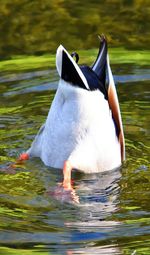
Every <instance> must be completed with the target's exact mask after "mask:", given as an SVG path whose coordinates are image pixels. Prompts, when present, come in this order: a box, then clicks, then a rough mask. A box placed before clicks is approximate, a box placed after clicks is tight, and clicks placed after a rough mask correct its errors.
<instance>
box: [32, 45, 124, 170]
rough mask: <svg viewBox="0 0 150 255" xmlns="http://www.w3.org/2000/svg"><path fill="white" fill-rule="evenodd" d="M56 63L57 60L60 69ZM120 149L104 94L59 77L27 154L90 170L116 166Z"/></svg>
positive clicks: (50, 162)
mask: <svg viewBox="0 0 150 255" xmlns="http://www.w3.org/2000/svg"><path fill="white" fill-rule="evenodd" d="M61 47H62V46H61ZM61 50H62V48H61ZM63 50H64V48H63ZM59 54H60V52H57V55H59ZM67 54H68V53H67ZM71 61H72V60H71ZM59 64H60V63H59V61H57V69H58V72H59V73H60V68H59ZM73 64H74V63H73ZM74 65H75V64H74ZM76 68H77V67H76ZM80 75H81V74H80ZM83 78H84V77H83ZM84 82H85V81H84ZM86 86H88V85H87V84H86ZM120 151H121V146H120V142H119V139H118V136H117V134H116V126H115V123H114V120H113V117H112V111H111V109H110V106H109V103H108V100H106V99H105V97H104V94H103V93H102V92H101V91H100V90H99V89H95V90H93V91H91V90H87V89H83V88H80V87H77V86H73V85H71V84H70V83H69V82H67V81H65V80H64V79H60V81H59V85H58V89H57V92H56V95H55V97H54V100H53V102H52V105H51V108H50V111H49V113H48V117H47V120H46V122H45V125H43V126H42V128H41V129H40V131H39V133H38V134H37V136H36V137H35V140H34V141H33V143H32V146H31V148H30V149H29V150H28V151H27V153H28V154H29V156H33V157H40V158H41V160H42V161H43V162H44V164H45V165H47V166H51V167H54V168H63V165H64V162H65V161H66V160H69V162H70V163H71V165H72V167H73V168H74V169H78V170H81V171H83V172H86V173H93V172H101V171H107V170H111V169H114V168H116V167H119V166H120V165H121V152H120Z"/></svg>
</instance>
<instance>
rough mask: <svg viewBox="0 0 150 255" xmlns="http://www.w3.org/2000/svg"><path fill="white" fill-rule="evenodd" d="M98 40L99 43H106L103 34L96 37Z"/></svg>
mask: <svg viewBox="0 0 150 255" xmlns="http://www.w3.org/2000/svg"><path fill="white" fill-rule="evenodd" d="M98 38H99V40H100V42H104V41H107V39H106V36H105V35H104V34H101V35H98Z"/></svg>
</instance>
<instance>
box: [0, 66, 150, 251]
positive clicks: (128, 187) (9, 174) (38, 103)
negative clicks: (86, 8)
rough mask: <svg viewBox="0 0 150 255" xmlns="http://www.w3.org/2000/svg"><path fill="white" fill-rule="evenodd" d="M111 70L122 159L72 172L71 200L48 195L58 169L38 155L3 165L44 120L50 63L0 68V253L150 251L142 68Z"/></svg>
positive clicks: (145, 75)
mask: <svg viewBox="0 0 150 255" xmlns="http://www.w3.org/2000/svg"><path fill="white" fill-rule="evenodd" d="M113 72H114V74H115V81H116V83H117V90H118V95H119V101H120V107H121V112H122V117H123V124H124V130H125V138H126V158H127V159H126V162H125V163H124V165H123V166H122V167H121V169H118V170H116V171H110V172H108V173H101V174H90V175H85V174H80V173H73V178H74V188H75V192H76V195H78V196H79V200H80V203H79V204H76V203H74V202H73V201H72V200H71V199H70V200H68V201H67V202H66V201H65V197H63V196H62V197H61V196H60V197H57V198H56V196H55V195H54V192H53V191H55V190H56V187H58V183H59V182H61V181H62V171H60V170H58V169H51V168H48V167H46V166H44V165H43V163H42V162H41V161H40V160H39V159H32V160H30V161H28V162H26V163H25V164H24V165H20V166H18V167H17V168H16V170H15V171H5V170H6V169H7V166H8V165H9V164H10V163H11V162H12V163H13V162H15V159H16V157H17V156H18V155H19V154H20V153H21V152H22V151H25V150H26V149H27V148H28V147H29V146H30V144H31V141H32V140H33V138H34V135H35V134H36V132H37V131H38V129H39V127H40V126H41V124H42V123H43V122H44V120H45V118H46V116H47V113H48V110H49V107H50V104H51V102H52V99H53V97H54V94H55V91H56V88H57V81H58V76H57V73H56V71H54V70H42V71H36V72H33V71H32V70H30V71H28V72H26V73H17V72H16V73H10V74H9V73H7V74H5V73H2V74H1V78H0V141H1V143H0V160H1V165H0V170H1V172H0V177H1V178H0V194H1V208H0V231H1V232H0V246H1V254H68V255H70V254H86V255H87V254H105V255H110V254H111V255H112V254H115V255H116V254H125V255H126V254H147V255H148V254H150V238H149V237H150V200H149V198H150V172H149V156H150V155H149V149H150V143H149V136H150V129H149V126H150V118H149V102H150V92H149V80H150V74H149V70H148V69H147V67H144V66H142V67H139V66H138V65H114V66H113ZM60 146H61V145H60Z"/></svg>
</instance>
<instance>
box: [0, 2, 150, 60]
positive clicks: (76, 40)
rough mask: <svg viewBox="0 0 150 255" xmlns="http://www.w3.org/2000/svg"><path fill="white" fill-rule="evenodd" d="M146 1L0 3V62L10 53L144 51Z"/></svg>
mask: <svg viewBox="0 0 150 255" xmlns="http://www.w3.org/2000/svg"><path fill="white" fill-rule="evenodd" d="M149 14H150V1H149V0H86V1H80V0H71V1H69V0H13V1H12V0H1V1H0V38H1V40H0V59H1V60H2V59H10V58H11V57H12V56H16V55H43V54H45V53H54V52H55V50H56V48H57V47H58V45H59V44H61V43H62V44H63V45H64V46H65V47H66V48H69V49H91V48H97V44H98V41H97V35H98V34H101V33H105V34H106V36H107V39H108V41H109V44H110V46H111V47H125V48H127V49H140V50H143V49H145V50H146V49H149V45H150V36H149V35H150V34H149V24H150V22H149V17H150V15H149Z"/></svg>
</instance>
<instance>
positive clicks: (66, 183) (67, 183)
mask: <svg viewBox="0 0 150 255" xmlns="http://www.w3.org/2000/svg"><path fill="white" fill-rule="evenodd" d="M71 171H72V166H71V163H70V162H69V161H68V160H66V161H65V162H64V167H63V175H64V179H63V184H62V185H63V187H64V189H67V190H71V189H72V185H71Z"/></svg>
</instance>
